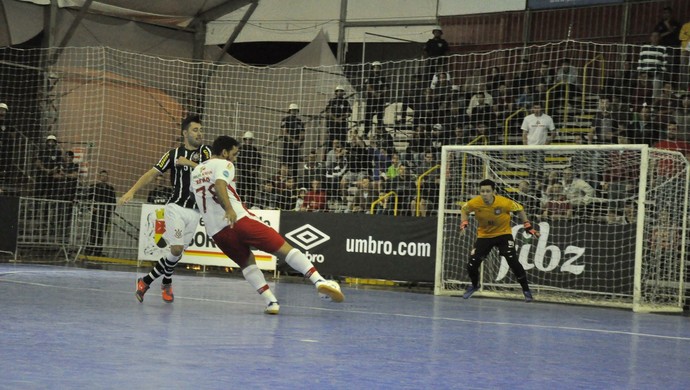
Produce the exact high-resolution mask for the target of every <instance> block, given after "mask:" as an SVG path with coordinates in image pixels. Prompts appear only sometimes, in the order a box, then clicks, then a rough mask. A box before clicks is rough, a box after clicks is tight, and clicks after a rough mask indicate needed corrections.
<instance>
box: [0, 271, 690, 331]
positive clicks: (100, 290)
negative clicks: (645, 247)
mask: <svg viewBox="0 0 690 390" xmlns="http://www.w3.org/2000/svg"><path fill="white" fill-rule="evenodd" d="M1 282H6V283H15V284H23V285H29V286H38V287H52V288H58V289H65V290H85V291H97V292H103V291H107V292H110V293H118V294H133V291H131V292H130V291H128V292H124V291H119V290H115V291H112V290H103V289H98V288H90V287H74V286H56V285H51V284H45V283H36V282H24V281H18V280H7V279H2V278H0V283H1ZM179 299H182V300H188V301H197V302H213V303H227V304H232V305H243V306H257V304H260V302H259V303H257V302H246V301H229V300H224V299H209V298H195V297H183V296H178V295H175V300H179ZM337 305H340V304H337ZM280 306H281V307H292V308H297V309H308V310H315V311H330V312H342V313H353V314H362V315H370V316H392V317H401V318H415V319H426V320H432V321H449V322H460V323H470V324H477V325H493V326H512V327H521V328H533V329H552V330H560V331H573V332H587V333H598V334H612V335H623V336H635V337H647V338H652V339H664V340H678V341H688V342H690V337H683V336H665V335H658V334H651V333H639V332H629V331H622V330H606V329H595V328H583V327H574V326H557V325H538V324H521V323H516V322H498V321H479V320H468V319H463V318H450V317H434V316H423V315H418V314H401V313H385V312H376V311H365V310H347V309H331V308H325V307H315V306H294V305H285V304H282V303H281V305H280Z"/></svg>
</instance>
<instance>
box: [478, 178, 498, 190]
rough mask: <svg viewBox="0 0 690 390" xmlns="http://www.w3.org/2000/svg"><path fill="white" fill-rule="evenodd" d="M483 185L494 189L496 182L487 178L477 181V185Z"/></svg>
mask: <svg viewBox="0 0 690 390" xmlns="http://www.w3.org/2000/svg"><path fill="white" fill-rule="evenodd" d="M484 186H491V189H492V190H496V183H494V182H493V180H489V179H484V180H482V181H480V182H479V187H484Z"/></svg>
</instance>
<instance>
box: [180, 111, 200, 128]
mask: <svg viewBox="0 0 690 390" xmlns="http://www.w3.org/2000/svg"><path fill="white" fill-rule="evenodd" d="M192 123H201V117H199V115H197V114H191V115H187V116H186V117H185V118H184V119H182V124H181V125H180V128H181V131H185V130H189V125H191V124H192Z"/></svg>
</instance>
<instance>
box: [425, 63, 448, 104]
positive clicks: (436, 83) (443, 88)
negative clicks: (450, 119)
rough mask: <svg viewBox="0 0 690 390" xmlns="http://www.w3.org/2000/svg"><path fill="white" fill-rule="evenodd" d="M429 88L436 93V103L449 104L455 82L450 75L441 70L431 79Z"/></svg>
mask: <svg viewBox="0 0 690 390" xmlns="http://www.w3.org/2000/svg"><path fill="white" fill-rule="evenodd" d="M429 88H430V89H431V90H432V91H434V96H435V101H436V102H437V103H438V104H442V103H447V102H449V101H450V99H451V97H452V94H453V82H452V81H451V79H450V73H448V72H446V71H444V70H442V69H440V70H439V71H438V72H436V74H434V77H433V78H432V79H431V85H430V86H429Z"/></svg>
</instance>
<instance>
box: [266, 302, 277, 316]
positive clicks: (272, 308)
mask: <svg viewBox="0 0 690 390" xmlns="http://www.w3.org/2000/svg"><path fill="white" fill-rule="evenodd" d="M279 311H280V305H279V304H278V302H271V303H269V304H268V306H266V309H264V313H266V314H278V312H279Z"/></svg>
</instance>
